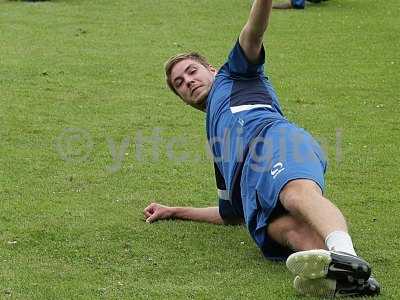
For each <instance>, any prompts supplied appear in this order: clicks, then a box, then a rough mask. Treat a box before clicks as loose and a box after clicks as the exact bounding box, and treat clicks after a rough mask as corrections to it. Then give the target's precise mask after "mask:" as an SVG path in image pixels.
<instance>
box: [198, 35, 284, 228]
mask: <svg viewBox="0 0 400 300" xmlns="http://www.w3.org/2000/svg"><path fill="white" fill-rule="evenodd" d="M264 62H265V51H264V47H262V50H261V53H260V57H259V61H258V63H256V64H253V63H250V62H249V61H248V60H247V58H246V56H245V54H244V51H243V49H242V47H241V46H240V44H239V41H237V42H236V44H235V46H234V47H233V49H232V51H231V52H230V54H229V57H228V60H227V62H226V63H225V64H224V65H223V66H222V68H221V69H220V70H219V71H218V73H217V75H216V77H215V81H214V83H213V86H212V89H211V91H210V94H209V96H208V99H207V120H206V127H207V138H208V141H209V144H210V148H211V151H212V154H213V157H214V165H215V173H216V179H217V187H218V193H219V198H220V214H221V217H222V218H223V219H224V220H225V221H226V222H228V223H229V221H230V220H229V219H230V218H232V217H233V216H237V217H243V208H242V200H241V196H240V176H241V169H242V167H243V163H244V161H245V159H246V156H247V153H248V149H249V145H250V143H251V141H252V140H253V139H254V137H256V136H257V135H258V133H259V132H260V131H261V130H262V129H263V128H265V127H266V126H267V125H268V124H270V123H271V122H273V121H276V120H282V119H284V120H285V118H284V116H283V113H282V111H281V108H280V105H279V101H278V98H277V96H276V93H275V91H274V89H273V87H272V85H271V84H270V82H269V81H268V78H267V77H266V76H265V74H264Z"/></svg>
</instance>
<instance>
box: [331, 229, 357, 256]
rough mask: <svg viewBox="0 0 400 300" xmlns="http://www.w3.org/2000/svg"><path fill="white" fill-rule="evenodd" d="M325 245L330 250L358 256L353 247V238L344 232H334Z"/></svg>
mask: <svg viewBox="0 0 400 300" xmlns="http://www.w3.org/2000/svg"><path fill="white" fill-rule="evenodd" d="M325 245H326V247H327V248H328V250H334V251H342V252H346V253H349V254H352V255H357V254H356V251H355V250H354V247H353V242H352V241H351V237H350V235H349V234H348V233H347V232H344V231H339V230H336V231H333V232H331V233H330V234H328V236H327V237H326V239H325Z"/></svg>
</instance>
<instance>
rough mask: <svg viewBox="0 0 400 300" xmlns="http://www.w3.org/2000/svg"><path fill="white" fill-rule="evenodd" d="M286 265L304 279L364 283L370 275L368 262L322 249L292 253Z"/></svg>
mask: <svg viewBox="0 0 400 300" xmlns="http://www.w3.org/2000/svg"><path fill="white" fill-rule="evenodd" d="M286 266H287V267H288V269H289V270H290V271H291V272H292V273H293V274H295V275H299V276H300V277H303V278H306V279H317V278H329V279H336V280H341V281H343V282H350V283H353V282H357V283H360V284H361V283H364V282H365V281H367V280H368V278H369V277H370V275H371V268H370V266H369V264H368V263H367V262H366V261H365V260H363V259H361V258H359V257H357V256H354V255H351V254H348V253H344V252H337V251H326V250H322V249H317V250H309V251H300V252H296V253H293V254H292V255H290V256H289V258H288V259H287V260H286Z"/></svg>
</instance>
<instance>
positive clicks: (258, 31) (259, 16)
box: [246, 0, 272, 39]
mask: <svg viewBox="0 0 400 300" xmlns="http://www.w3.org/2000/svg"><path fill="white" fill-rule="evenodd" d="M271 7H272V0H255V1H254V2H253V6H252V8H251V11H250V16H249V19H248V21H247V24H246V27H248V28H247V29H248V30H249V31H250V34H251V35H252V36H253V37H254V38H256V37H258V38H261V39H262V36H263V35H264V32H265V30H266V29H267V26H268V21H269V16H270V13H271Z"/></svg>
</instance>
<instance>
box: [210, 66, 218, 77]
mask: <svg viewBox="0 0 400 300" xmlns="http://www.w3.org/2000/svg"><path fill="white" fill-rule="evenodd" d="M208 69H209V70H210V71H211V73H213V74H214V75H215V74H217V69H216V68H214V67H213V66H212V65H208Z"/></svg>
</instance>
